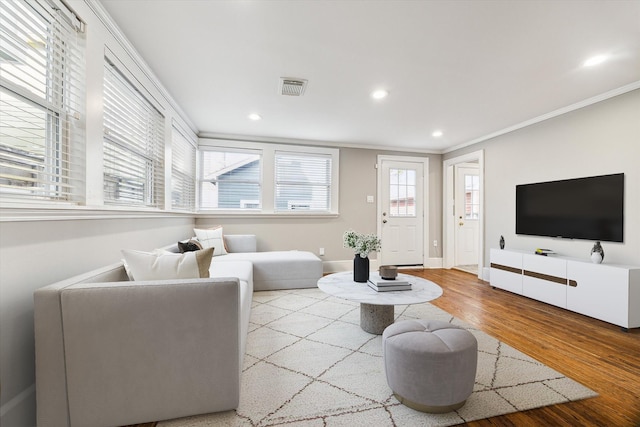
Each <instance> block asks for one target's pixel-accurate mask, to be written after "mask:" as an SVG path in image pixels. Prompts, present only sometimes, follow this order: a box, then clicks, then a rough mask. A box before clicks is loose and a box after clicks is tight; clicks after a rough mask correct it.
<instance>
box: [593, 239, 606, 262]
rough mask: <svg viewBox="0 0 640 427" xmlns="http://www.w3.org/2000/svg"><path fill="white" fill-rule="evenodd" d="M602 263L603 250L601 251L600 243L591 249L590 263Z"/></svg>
mask: <svg viewBox="0 0 640 427" xmlns="http://www.w3.org/2000/svg"><path fill="white" fill-rule="evenodd" d="M602 261H604V249H602V246H601V245H600V242H596V243H595V245H593V248H591V262H593V263H596V264H600V263H601V262H602Z"/></svg>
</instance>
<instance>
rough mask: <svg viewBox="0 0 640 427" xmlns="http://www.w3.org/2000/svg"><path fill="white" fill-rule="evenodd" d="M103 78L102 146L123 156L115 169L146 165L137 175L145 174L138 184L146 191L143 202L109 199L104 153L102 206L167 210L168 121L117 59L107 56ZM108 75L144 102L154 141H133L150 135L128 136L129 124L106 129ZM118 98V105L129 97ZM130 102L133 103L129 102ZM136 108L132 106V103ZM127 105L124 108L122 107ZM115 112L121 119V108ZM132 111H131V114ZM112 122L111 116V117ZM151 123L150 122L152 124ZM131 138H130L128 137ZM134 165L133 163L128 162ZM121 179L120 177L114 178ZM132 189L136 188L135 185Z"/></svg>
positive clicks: (135, 131) (120, 95) (137, 134)
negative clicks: (166, 127)
mask: <svg viewBox="0 0 640 427" xmlns="http://www.w3.org/2000/svg"><path fill="white" fill-rule="evenodd" d="M103 67H104V68H103V69H104V78H103V85H104V87H103V135H102V145H103V150H105V149H106V145H107V144H109V145H111V146H113V149H114V150H115V149H117V150H119V151H121V152H122V153H121V154H120V155H119V156H118V158H116V160H117V163H114V164H115V166H116V167H118V168H119V169H122V168H124V167H125V166H126V163H127V162H129V161H130V160H131V159H133V160H135V161H138V162H140V163H141V164H145V165H146V167H144V171H143V170H142V169H143V168H142V167H140V169H139V170H138V171H137V172H139V173H142V174H144V176H142V175H141V176H140V177H139V180H141V181H142V184H140V185H142V186H143V190H142V198H141V200H140V201H135V200H127V199H122V198H109V197H107V192H106V180H105V178H104V177H105V175H107V168H108V167H107V164H106V163H107V162H106V159H107V155H106V153H105V152H104V151H103V156H102V157H103V162H102V172H103V186H102V188H103V203H104V204H105V205H111V206H121V207H129V208H143V209H144V208H151V209H159V210H164V209H165V188H166V186H167V185H170V182H167V180H166V177H165V151H166V146H167V141H166V139H167V138H166V132H165V125H166V120H167V118H166V117H165V115H164V114H163V112H162V107H161V106H159V105H158V104H157V103H156V102H155V100H154V98H153V96H152V95H151V94H149V93H148V92H147V90H146V88H145V87H144V86H142V85H140V84H136V83H135V82H136V80H135V79H134V78H133V77H132V76H131V75H130V74H129V72H128V70H127V68H126V67H125V66H124V65H123V64H122V63H121V62H120V61H119V60H117V59H116V58H115V57H114V56H112V55H110V54H107V55H105V56H104V63H103ZM108 73H111V75H112V76H113V77H114V78H115V79H116V81H115V82H113V83H115V85H121V86H122V87H123V88H124V89H126V90H130V91H131V93H132V94H133V96H134V97H137V98H138V100H140V101H142V103H141V104H139V106H140V107H142V109H143V110H148V112H149V114H150V115H151V116H155V117H152V118H151V119H152V120H153V127H155V128H156V129H155V132H154V133H153V134H154V136H153V138H150V139H148V140H144V141H139V140H137V139H132V138H131V136H134V137H135V136H139V135H141V134H145V135H149V132H148V129H147V132H144V133H141V132H140V131H139V129H138V130H132V131H131V132H129V130H128V129H127V125H128V124H130V123H127V122H117V125H118V126H117V128H114V129H109V128H108V127H107V116H109V115H108V114H107V112H108V111H107V106H106V104H107V99H106V94H105V92H106V90H107V78H108ZM117 95H118V96H119V98H118V99H116V101H119V100H123V99H124V98H122V96H124V95H127V94H125V93H123V92H122V91H120V92H119V93H118V94H117ZM127 100H130V99H127ZM131 104H133V102H131ZM122 105H124V104H122ZM110 108H111V110H113V112H114V114H113V118H117V116H118V115H122V114H121V111H119V108H118V107H117V106H116V105H115V104H114V105H113V106H111V107H110ZM130 111H131V110H129V112H130ZM109 117H110V118H111V116H109ZM141 122H142V121H140V120H138V121H137V123H141ZM149 122H151V120H150V121H149ZM128 134H129V135H128ZM129 164H130V165H131V163H130V162H129ZM115 177H116V178H118V176H115ZM120 178H122V179H127V178H131V180H134V178H136V177H135V176H134V177H131V176H129V177H127V176H120ZM132 185H133V184H132Z"/></svg>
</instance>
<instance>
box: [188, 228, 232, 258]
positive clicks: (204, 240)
mask: <svg viewBox="0 0 640 427" xmlns="http://www.w3.org/2000/svg"><path fill="white" fill-rule="evenodd" d="M193 231H194V233H196V237H197V238H198V241H199V242H200V243H201V244H202V247H203V248H216V250H215V252H214V253H213V255H214V256H218V255H225V254H226V253H227V248H226V246H225V244H224V234H223V230H222V227H213V228H207V229H202V228H194V229H193Z"/></svg>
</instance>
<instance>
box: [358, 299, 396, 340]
mask: <svg viewBox="0 0 640 427" xmlns="http://www.w3.org/2000/svg"><path fill="white" fill-rule="evenodd" d="M393 320H394V306H392V305H378V304H366V303H361V304H360V327H361V328H362V330H363V331H365V332H369V333H370V334H376V335H382V332H384V330H385V328H386V327H387V326H389V325H391V324H392V323H393Z"/></svg>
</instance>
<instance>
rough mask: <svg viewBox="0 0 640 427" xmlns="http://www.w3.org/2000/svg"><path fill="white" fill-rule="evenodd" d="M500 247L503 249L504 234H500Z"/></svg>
mask: <svg viewBox="0 0 640 427" xmlns="http://www.w3.org/2000/svg"><path fill="white" fill-rule="evenodd" d="M500 249H504V236H500Z"/></svg>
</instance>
